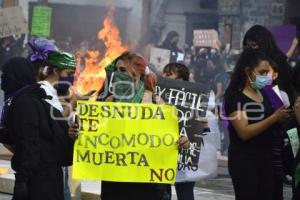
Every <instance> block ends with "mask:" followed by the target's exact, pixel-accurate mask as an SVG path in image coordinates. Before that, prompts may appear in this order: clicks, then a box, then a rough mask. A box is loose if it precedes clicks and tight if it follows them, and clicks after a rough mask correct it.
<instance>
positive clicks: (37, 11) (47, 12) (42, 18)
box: [31, 6, 52, 37]
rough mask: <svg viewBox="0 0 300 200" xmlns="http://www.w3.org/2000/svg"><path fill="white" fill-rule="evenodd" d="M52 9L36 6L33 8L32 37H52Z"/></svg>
mask: <svg viewBox="0 0 300 200" xmlns="http://www.w3.org/2000/svg"><path fill="white" fill-rule="evenodd" d="M51 17H52V8H49V7H46V6H35V7H34V8H33V16H32V25H31V35H35V36H45V37H48V36H50V33H51Z"/></svg>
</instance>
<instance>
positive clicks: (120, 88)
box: [101, 52, 189, 200]
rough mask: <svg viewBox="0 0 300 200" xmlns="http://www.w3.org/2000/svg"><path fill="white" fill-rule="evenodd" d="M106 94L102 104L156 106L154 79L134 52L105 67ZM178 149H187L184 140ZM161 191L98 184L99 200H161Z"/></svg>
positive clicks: (160, 188)
mask: <svg viewBox="0 0 300 200" xmlns="http://www.w3.org/2000/svg"><path fill="white" fill-rule="evenodd" d="M109 68H110V70H111V72H112V73H111V75H109V80H107V81H109V92H110V95H109V96H108V97H107V98H106V101H113V102H127V103H159V102H158V98H156V97H155V95H154V89H155V85H156V76H155V75H154V74H153V73H152V72H151V71H150V70H149V68H148V67H147V66H146V63H145V60H144V59H143V57H141V56H140V55H138V54H136V53H134V52H124V53H123V54H122V55H120V56H119V57H118V58H117V59H116V60H115V61H114V62H113V64H112V65H111V66H110V67H109ZM178 146H179V147H180V148H188V147H189V141H188V140H187V138H182V139H179V141H178ZM163 191H164V187H163V186H162V185H161V184H152V183H121V182H110V181H102V185H101V199H102V200H119V199H123V200H140V199H143V200H161V199H162V195H163Z"/></svg>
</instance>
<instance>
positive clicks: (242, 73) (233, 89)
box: [225, 49, 269, 98]
mask: <svg viewBox="0 0 300 200" xmlns="http://www.w3.org/2000/svg"><path fill="white" fill-rule="evenodd" d="M264 60H266V61H268V60H269V59H268V57H267V56H266V55H265V54H264V53H263V52H262V51H260V50H254V49H246V50H244V52H243V53H242V54H241V56H240V58H239V60H238V61H237V64H236V67H235V69H234V71H233V74H232V76H231V81H230V84H229V86H228V88H227V90H226V92H225V98H230V97H231V96H232V95H234V94H236V93H237V92H238V91H241V90H242V89H244V87H245V85H246V80H247V78H248V77H247V74H246V71H247V70H249V71H251V70H253V69H254V68H256V67H257V66H258V65H259V63H260V62H261V61H264Z"/></svg>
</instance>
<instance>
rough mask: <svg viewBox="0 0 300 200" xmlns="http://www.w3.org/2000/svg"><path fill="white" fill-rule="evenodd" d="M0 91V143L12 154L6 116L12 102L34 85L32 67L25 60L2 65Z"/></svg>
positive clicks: (20, 59)
mask: <svg viewBox="0 0 300 200" xmlns="http://www.w3.org/2000/svg"><path fill="white" fill-rule="evenodd" d="M2 72H3V73H2V77H1V79H2V82H3V83H5V84H1V89H2V90H3V91H4V96H5V97H4V101H5V102H4V108H3V111H2V115H1V128H0V142H1V143H3V144H4V146H5V147H6V148H7V149H8V150H9V151H11V152H12V153H13V152H14V150H15V148H14V144H13V141H12V140H11V138H10V136H9V133H8V129H7V128H6V126H7V125H6V123H7V120H6V116H7V115H8V112H9V110H11V105H12V104H11V102H12V100H13V99H14V98H15V97H16V96H18V95H19V94H20V93H21V92H22V91H23V90H26V89H28V87H29V86H31V85H33V84H35V83H36V79H35V76H34V73H33V72H34V70H33V66H32V64H31V63H30V61H28V60H27V59H25V58H19V57H16V58H12V59H10V60H8V61H7V62H6V63H5V64H4V65H3V70H2Z"/></svg>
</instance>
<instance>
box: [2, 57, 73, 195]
mask: <svg viewBox="0 0 300 200" xmlns="http://www.w3.org/2000/svg"><path fill="white" fill-rule="evenodd" d="M52 56H53V57H51V58H50V57H49V63H52V65H54V60H56V62H55V66H57V65H56V64H58V63H59V64H60V66H61V67H62V68H64V69H73V68H75V64H74V63H73V62H71V61H70V60H68V59H61V58H64V53H60V56H58V55H57V54H54V55H52ZM72 61H74V59H72ZM27 62H28V63H30V61H27ZM30 64H31V63H30ZM31 66H32V65H31ZM16 67H20V66H19V65H18V66H16ZM62 71H63V70H62ZM22 72H23V71H20V69H18V70H16V71H15V73H16V74H19V75H18V76H22V79H21V80H23V79H24V78H25V76H24V74H21V73H22ZM30 73H31V77H32V81H34V83H35V82H36V74H35V73H34V69H33V67H32V68H31V71H30ZM64 73H66V72H58V71H55V72H53V74H52V73H51V74H49V75H48V76H47V77H46V79H47V80H48V81H52V82H54V81H55V80H58V79H59V76H60V75H63V74H64ZM23 76H24V77H23ZM7 77H8V78H5V77H4V78H3V81H2V83H1V84H2V87H3V89H4V90H5V91H10V90H11V89H12V88H14V89H16V88H17V87H19V86H20V83H22V82H20V81H17V79H12V78H11V77H12V76H7ZM15 77H17V76H15ZM19 79H20V78H19ZM7 87H8V88H7ZM48 89H50V88H48ZM51 91H54V90H51ZM47 92H48V91H47ZM49 94H50V93H48V94H46V91H45V90H44V88H41V85H39V84H33V85H32V86H30V87H27V88H26V89H24V90H21V91H20V92H19V93H18V95H17V96H14V98H13V99H12V100H11V102H10V104H11V106H10V108H11V109H10V110H9V112H8V115H7V117H6V119H7V126H6V128H8V130H9V131H8V133H9V137H10V138H11V140H12V142H13V145H14V155H13V158H12V168H13V169H14V171H15V172H16V173H15V187H14V194H13V200H40V199H45V200H63V199H64V191H63V188H64V187H63V173H62V166H68V165H71V163H72V152H73V141H72V140H71V139H70V138H69V135H68V124H67V122H66V121H65V120H60V121H57V120H56V118H60V119H62V118H63V115H62V113H61V112H60V110H59V108H60V107H58V106H57V105H58V104H57V103H54V104H52V105H53V106H52V105H51V103H52V102H53V98H52V97H53V96H50V95H49ZM51 94H52V93H51Z"/></svg>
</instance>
